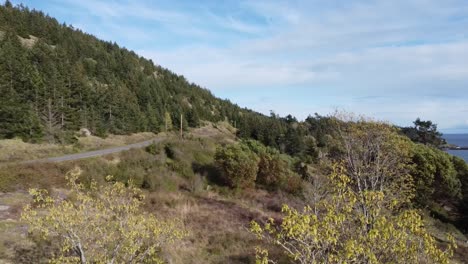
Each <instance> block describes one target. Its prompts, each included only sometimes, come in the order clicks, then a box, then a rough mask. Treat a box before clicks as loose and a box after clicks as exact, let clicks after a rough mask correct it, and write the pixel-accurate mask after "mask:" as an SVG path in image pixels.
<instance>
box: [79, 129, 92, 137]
mask: <svg viewBox="0 0 468 264" xmlns="http://www.w3.org/2000/svg"><path fill="white" fill-rule="evenodd" d="M80 136H82V137H89V136H91V131H89V129H87V128H81V129H80Z"/></svg>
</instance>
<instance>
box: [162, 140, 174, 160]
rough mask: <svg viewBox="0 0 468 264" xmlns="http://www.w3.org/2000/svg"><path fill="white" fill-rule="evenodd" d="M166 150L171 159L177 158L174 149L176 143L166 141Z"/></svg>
mask: <svg viewBox="0 0 468 264" xmlns="http://www.w3.org/2000/svg"><path fill="white" fill-rule="evenodd" d="M164 152H165V153H166V156H167V157H168V158H170V159H175V157H176V153H175V151H174V145H173V144H172V143H166V144H165V145H164Z"/></svg>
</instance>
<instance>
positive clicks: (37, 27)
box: [0, 2, 258, 141]
mask: <svg viewBox="0 0 468 264" xmlns="http://www.w3.org/2000/svg"><path fill="white" fill-rule="evenodd" d="M0 31H1V41H0V57H1V58H2V59H1V60H0V93H1V95H2V100H1V101H2V104H1V106H0V117H1V120H0V138H11V137H15V136H20V137H22V138H23V139H27V140H31V139H33V140H40V139H47V140H49V141H57V140H66V139H67V132H69V131H76V130H77V129H79V128H81V127H85V128H88V129H90V130H91V131H92V132H93V133H94V134H97V135H105V134H107V133H114V134H126V133H131V132H137V131H154V132H157V131H160V130H161V129H163V128H164V129H165V128H166V123H167V126H168V127H169V129H170V127H171V126H172V124H174V125H175V124H179V123H180V117H181V115H182V117H183V122H184V126H185V127H187V126H190V127H195V126H197V125H198V122H199V120H207V121H219V120H225V119H226V120H228V121H230V122H232V123H237V124H239V123H240V122H239V121H240V119H241V116H242V114H247V113H248V112H249V111H247V110H241V109H240V108H239V107H238V106H237V105H234V104H232V103H230V102H229V101H227V100H221V99H218V98H216V97H214V96H213V95H212V94H211V93H210V91H208V90H206V89H203V88H201V87H199V86H197V85H195V84H192V83H189V82H188V81H187V80H186V79H185V78H184V77H183V76H180V75H177V74H174V73H172V72H171V71H169V70H167V69H165V68H163V67H161V66H159V65H157V64H155V63H153V62H152V61H151V60H147V59H145V58H143V57H141V56H138V55H137V54H135V53H134V52H132V51H129V50H127V49H125V48H122V47H119V46H118V45H117V44H116V43H111V42H104V41H101V40H99V39H97V38H96V37H94V36H92V35H89V34H86V33H84V32H82V31H80V30H78V29H74V28H73V27H72V26H70V25H66V24H60V23H59V22H58V21H57V20H56V19H54V18H51V17H49V16H48V15H45V14H44V13H42V12H41V11H35V10H29V9H28V8H27V7H23V6H21V5H20V6H17V7H13V6H12V5H11V4H10V3H9V2H7V3H6V4H5V5H4V6H0ZM156 63H157V62H156ZM255 115H257V114H255ZM257 116H258V115H257Z"/></svg>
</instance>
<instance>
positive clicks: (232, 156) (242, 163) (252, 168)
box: [215, 144, 258, 188]
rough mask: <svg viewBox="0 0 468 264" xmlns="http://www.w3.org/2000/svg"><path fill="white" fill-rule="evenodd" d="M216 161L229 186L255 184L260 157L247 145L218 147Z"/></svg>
mask: <svg viewBox="0 0 468 264" xmlns="http://www.w3.org/2000/svg"><path fill="white" fill-rule="evenodd" d="M215 163H216V166H217V167H218V168H219V170H220V171H221V175H222V178H223V181H224V182H225V183H226V184H227V185H228V186H230V187H234V188H248V187H254V186H255V179H256V178H257V172H258V157H257V155H255V153H253V152H252V151H251V150H250V149H249V148H248V147H246V146H245V145H242V144H233V145H228V146H225V147H221V148H218V149H217V151H216V154H215Z"/></svg>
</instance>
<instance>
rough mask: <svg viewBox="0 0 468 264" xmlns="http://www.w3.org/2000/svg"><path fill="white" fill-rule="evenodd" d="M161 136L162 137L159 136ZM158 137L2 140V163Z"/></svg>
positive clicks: (0, 152) (144, 134)
mask: <svg viewBox="0 0 468 264" xmlns="http://www.w3.org/2000/svg"><path fill="white" fill-rule="evenodd" d="M159 136H161V135H159ZM155 137H157V135H156V134H154V133H150V132H143V133H136V134H131V135H110V136H108V137H106V138H100V137H96V136H90V137H79V138H78V142H77V143H76V144H74V145H59V144H49V143H41V144H32V143H26V142H23V141H22V140H21V139H18V138H15V139H4V140H0V163H2V162H17V161H24V160H33V159H40V158H46V157H54V156H60V155H65V154H71V153H77V152H82V151H90V150H97V149H103V148H110V147H118V146H124V145H128V144H132V143H137V142H141V141H145V140H149V139H152V138H155Z"/></svg>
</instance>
